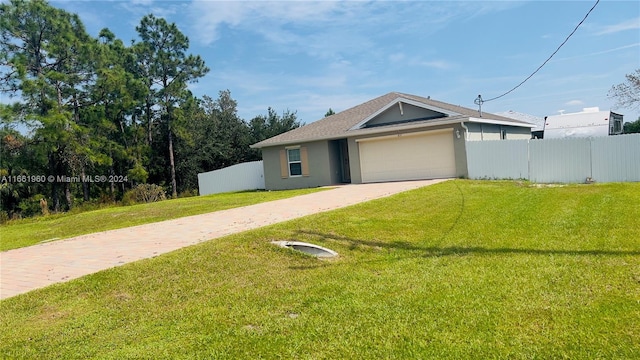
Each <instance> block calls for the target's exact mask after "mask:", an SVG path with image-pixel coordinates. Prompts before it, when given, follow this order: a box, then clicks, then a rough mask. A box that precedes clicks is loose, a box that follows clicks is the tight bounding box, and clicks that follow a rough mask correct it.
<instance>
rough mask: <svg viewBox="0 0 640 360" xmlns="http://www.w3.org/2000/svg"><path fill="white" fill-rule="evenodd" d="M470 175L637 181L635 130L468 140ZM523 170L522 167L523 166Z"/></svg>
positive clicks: (638, 139) (639, 155)
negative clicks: (582, 135) (596, 134)
mask: <svg viewBox="0 0 640 360" xmlns="http://www.w3.org/2000/svg"><path fill="white" fill-rule="evenodd" d="M466 149H467V174H468V176H469V178H471V179H487V178H489V179H516V178H523V179H528V180H531V181H533V182H539V183H582V182H585V181H586V180H587V179H588V178H591V179H593V180H594V181H596V182H619V181H640V134H627V135H616V136H606V137H594V138H565V139H544V140H502V141H471V142H467V143H466ZM527 170H528V171H527Z"/></svg>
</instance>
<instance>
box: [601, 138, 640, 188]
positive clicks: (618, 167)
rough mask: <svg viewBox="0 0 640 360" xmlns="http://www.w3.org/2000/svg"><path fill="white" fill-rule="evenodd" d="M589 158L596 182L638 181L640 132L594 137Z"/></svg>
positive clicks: (639, 172) (639, 171)
mask: <svg viewBox="0 0 640 360" xmlns="http://www.w3.org/2000/svg"><path fill="white" fill-rule="evenodd" d="M591 158H592V159H593V160H592V161H593V170H592V177H593V180H595V181H597V182H621V181H640V134H628V135H617V136H608V137H600V138H594V139H593V143H592V144H591Z"/></svg>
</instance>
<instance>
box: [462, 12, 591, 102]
mask: <svg viewBox="0 0 640 360" xmlns="http://www.w3.org/2000/svg"><path fill="white" fill-rule="evenodd" d="M598 3H600V0H596V3H595V4H593V6H592V7H591V9H589V11H588V12H587V14H586V15H585V16H584V18H582V20H580V22H579V23H578V25H576V27H575V29H573V31H572V32H571V34H569V36H567V38H566V39H564V41H563V42H562V44H560V46H558V48H557V49H556V51H554V52H553V53H552V54H551V56H549V57H548V58H547V60H545V61H544V62H543V63H542V65H540V66H538V68H537V69H536V70H535V71H534V72H532V73H531V75H529V76H527V78H526V79H524V80H522V82H521V83H520V84H518V85H516V86H515V87H514V88H513V89H511V90H509V91H507V92H506V93H504V94H502V95H500V96H496V97H493V98H491V99H487V100H483V99H482V97H481V96H480V95H478V97H477V98H476V100H475V101H474V103H475V104H476V105H479V106H481V105H482V103H485V102H487V101H492V100H496V99H499V98H501V97H503V96H505V95H508V94H510V93H511V92H512V91H514V90H515V89H517V88H519V87H520V86H522V84H524V83H525V82H527V80H529V79H531V78H532V77H533V75H535V74H536V73H537V72H538V71H540V69H542V67H543V66H545V65H546V64H547V63H548V62H549V60H551V58H552V57H553V56H554V55H555V54H556V53H557V52H558V51H560V48H562V46H564V44H566V43H567V41H569V38H571V36H572V35H573V34H574V33H575V32H576V31H577V30H578V28H579V27H580V25H582V23H583V22H584V21H585V20H587V17H589V14H591V12H592V11H593V9H595V8H596V6H598Z"/></svg>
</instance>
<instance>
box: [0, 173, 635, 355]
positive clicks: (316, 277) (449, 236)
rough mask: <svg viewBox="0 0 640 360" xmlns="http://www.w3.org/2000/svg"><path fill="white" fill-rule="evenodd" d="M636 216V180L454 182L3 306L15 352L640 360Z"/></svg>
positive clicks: (6, 345) (0, 320) (1, 345)
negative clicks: (305, 250)
mask: <svg viewBox="0 0 640 360" xmlns="http://www.w3.org/2000/svg"><path fill="white" fill-rule="evenodd" d="M638 204H640V184H638V183H632V184H595V185H569V186H561V187H536V186H534V185H530V184H527V183H518V182H490V181H464V180H454V181H447V182H444V183H440V184H437V185H434V186H430V187H426V188H422V189H418V190H414V191H410V192H405V193H402V194H398V195H395V196H392V197H389V198H385V199H379V200H374V201H370V202H367V203H363V204H360V205H356V206H352V207H348V208H344V209H340V210H335V211H331V212H327V213H322V214H317V215H313V216H308V217H305V218H302V219H299V220H293V221H289V222H286V223H282V224H277V225H273V226H269V227H266V228H262V229H259V230H254V231H249V232H245V233H241V234H237V235H234V236H229V237H225V238H221V239H216V240H213V241H209V242H206V243H202V244H199V245H196V246H191V247H189V248H185V249H182V250H179V251H175V252H172V253H169V254H166V255H163V256H159V257H157V258H154V259H148V260H143V261H139V262H136V263H132V264H127V265H124V266H121V267H117V268H113V269H110V270H106V271H101V272H99V273H96V274H93V275H89V276H85V277H83V278H80V279H77V280H74V281H71V282H69V283H65V284H58V285H53V286H50V287H47V288H44V289H41V290H36V291H33V292H30V293H27V294H23V295H20V296H16V297H13V298H9V299H6V300H3V301H2V302H0V324H1V326H2V329H3V331H2V332H0V354H1V355H2V356H3V357H6V358H40V359H45V358H51V359H63V358H105V359H121V358H154V359H155V358H167V359H173V358H185V359H192V358H215V359H241V358H246V359H255V358H266V359H272V358H273V359H276V358H277V359H280V358H286V359H288V358H308V359H349V358H359V359H373V358H385V359H426V358H433V359H487V358H491V359H494V358H496V359H497V358H505V359H506V358H509V359H532V358H540V359H548V358H570V359H633V358H635V359H637V358H640V224H639V223H638V219H639V218H640V206H639V205H638ZM273 240H299V241H307V242H313V243H316V244H319V245H322V246H325V247H328V248H331V249H334V250H336V251H338V252H339V254H340V257H339V258H337V259H333V260H328V261H327V260H318V259H316V258H313V257H310V256H307V255H304V254H300V253H296V252H294V251H291V250H288V249H282V248H278V247H276V246H273V245H271V244H270V243H269V242H270V241H273Z"/></svg>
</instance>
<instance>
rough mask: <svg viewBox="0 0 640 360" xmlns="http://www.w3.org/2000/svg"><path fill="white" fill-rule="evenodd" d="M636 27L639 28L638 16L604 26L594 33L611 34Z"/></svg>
mask: <svg viewBox="0 0 640 360" xmlns="http://www.w3.org/2000/svg"><path fill="white" fill-rule="evenodd" d="M637 29H640V16H639V17H637V18H635V19H630V20H626V21H622V22H619V23H617V24H613V25H607V26H604V27H603V28H602V30H600V31H598V32H597V33H596V35H605V34H613V33H617V32H620V31H626V30H637Z"/></svg>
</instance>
